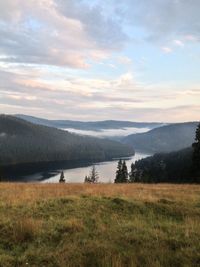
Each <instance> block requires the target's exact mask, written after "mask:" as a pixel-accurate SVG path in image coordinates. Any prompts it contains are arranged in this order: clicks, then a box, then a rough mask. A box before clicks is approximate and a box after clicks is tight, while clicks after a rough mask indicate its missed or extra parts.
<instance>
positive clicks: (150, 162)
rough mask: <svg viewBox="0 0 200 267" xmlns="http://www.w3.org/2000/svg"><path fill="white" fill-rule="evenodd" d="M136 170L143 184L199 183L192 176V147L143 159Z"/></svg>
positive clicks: (136, 164)
mask: <svg viewBox="0 0 200 267" xmlns="http://www.w3.org/2000/svg"><path fill="white" fill-rule="evenodd" d="M135 168H136V169H137V173H138V174H137V176H138V177H139V181H141V182H151V183H157V182H169V183H175V182H198V179H197V178H195V177H194V175H193V174H192V147H189V148H185V149H183V150H180V151H176V152H170V153H161V154H155V155H154V156H152V157H148V158H145V159H141V160H139V161H136V162H135ZM137 176H136V177H137ZM136 179H137V180H138V178H136Z"/></svg>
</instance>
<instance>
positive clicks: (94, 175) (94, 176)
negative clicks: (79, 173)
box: [85, 165, 99, 184]
mask: <svg viewBox="0 0 200 267" xmlns="http://www.w3.org/2000/svg"><path fill="white" fill-rule="evenodd" d="M98 180H99V174H98V172H97V170H96V167H95V166H94V165H93V166H92V168H91V171H90V175H89V176H87V175H86V176H85V183H92V184H96V183H98Z"/></svg>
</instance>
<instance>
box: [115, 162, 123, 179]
mask: <svg viewBox="0 0 200 267" xmlns="http://www.w3.org/2000/svg"><path fill="white" fill-rule="evenodd" d="M122 180H123V174H122V160H121V159H120V160H119V161H118V165H117V171H116V176H115V181H114V182H115V183H122Z"/></svg>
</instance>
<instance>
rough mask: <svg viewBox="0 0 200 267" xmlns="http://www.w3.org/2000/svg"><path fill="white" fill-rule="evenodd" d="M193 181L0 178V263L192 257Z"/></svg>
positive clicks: (198, 231)
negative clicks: (65, 181) (19, 181)
mask: <svg viewBox="0 0 200 267" xmlns="http://www.w3.org/2000/svg"><path fill="white" fill-rule="evenodd" d="M199 196H200V187H199V186H197V185H170V184H162V185H161V184H159V185H144V184H118V185H116V184H115V185H113V184H98V185H86V184H76V185H75V184H64V185H63V184H23V183H22V184H16V183H0V203H1V208H0V221H1V227H0V234H1V238H0V267H14V266H15V267H24V266H31V267H39V266H45V267H67V266H69V267H72V266H73V267H80V266H81V267H110V266H113V267H127V266H130V267H154V266H155V267H159V266H160V267H161V266H163V267H168V266H173V267H181V266H185V267H186V266H188V267H189V266H191V267H192V266H194V267H195V266H196V267H197V266H199V262H200V243H199V240H200V224H199V221H200V207H199Z"/></svg>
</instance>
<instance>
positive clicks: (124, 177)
mask: <svg viewBox="0 0 200 267" xmlns="http://www.w3.org/2000/svg"><path fill="white" fill-rule="evenodd" d="M127 182H128V169H127V166H126V161H125V160H124V161H123V163H122V183H127Z"/></svg>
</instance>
